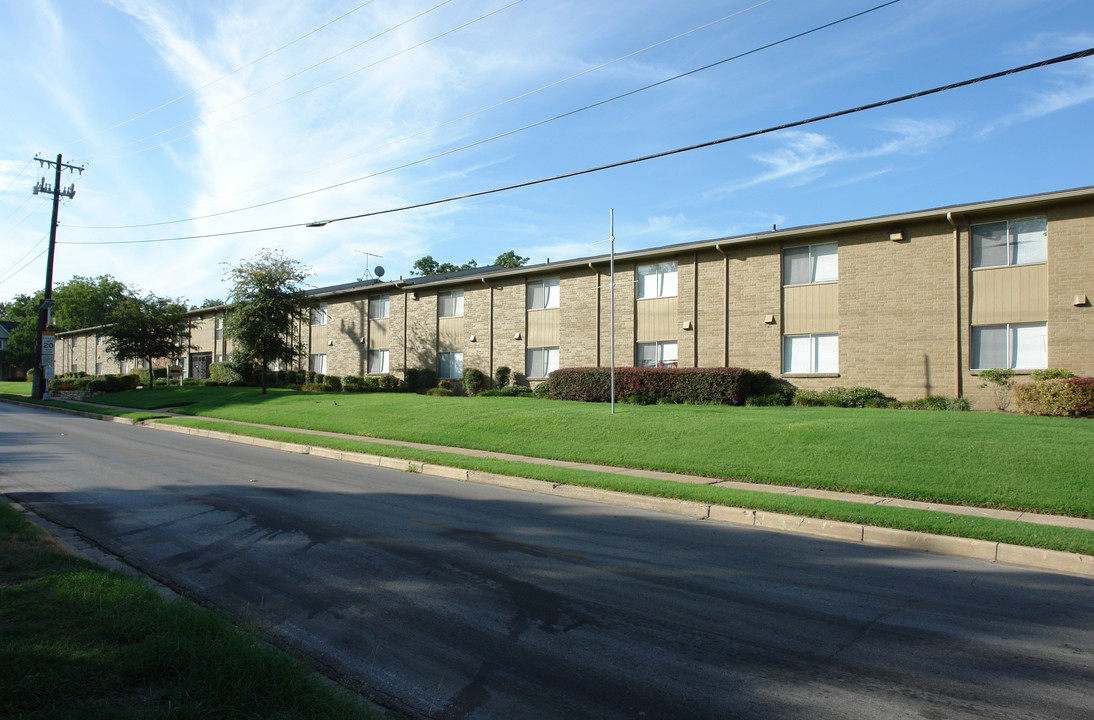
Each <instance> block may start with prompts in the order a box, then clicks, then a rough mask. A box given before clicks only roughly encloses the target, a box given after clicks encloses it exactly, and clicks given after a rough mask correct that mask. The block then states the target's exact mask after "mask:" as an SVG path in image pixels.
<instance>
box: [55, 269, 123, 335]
mask: <svg viewBox="0 0 1094 720" xmlns="http://www.w3.org/2000/svg"><path fill="white" fill-rule="evenodd" d="M134 296H135V293H134V292H133V291H132V290H130V289H129V287H128V286H126V285H125V284H124V283H122V282H121V281H119V280H115V279H114V277H113V276H111V275H100V276H99V277H97V278H89V277H81V276H79V275H77V276H75V277H73V278H72V279H71V280H69V281H68V282H65V283H60V284H58V285H57V287H56V288H55V289H54V290H53V300H54V301H55V305H54V306H53V325H54V327H55V328H56V329H57V330H58V331H59V332H64V331H66V330H79V329H81V328H89V327H98V326H100V325H105V324H106V323H107V318H108V317H109V316H110V314H111V313H112V312H113V311H114V309H115V308H117V307H118V304H119V303H121V301H122V300H124V299H126V298H131V297H134Z"/></svg>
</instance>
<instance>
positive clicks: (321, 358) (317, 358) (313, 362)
mask: <svg viewBox="0 0 1094 720" xmlns="http://www.w3.org/2000/svg"><path fill="white" fill-rule="evenodd" d="M308 370H310V371H311V372H314V373H319V374H321V375H326V374H327V355H326V353H323V354H321V355H311V356H309V357H308Z"/></svg>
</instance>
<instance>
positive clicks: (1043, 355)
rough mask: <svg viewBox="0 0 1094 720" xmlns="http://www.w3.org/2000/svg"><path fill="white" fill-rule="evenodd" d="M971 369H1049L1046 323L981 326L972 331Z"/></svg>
mask: <svg viewBox="0 0 1094 720" xmlns="http://www.w3.org/2000/svg"><path fill="white" fill-rule="evenodd" d="M971 354H972V369H973V370H991V369H995V368H1000V369H1011V370H1039V369H1043V368H1047V367H1048V325H1047V323H1006V324H1003V325H978V326H974V327H973V329H972V353H971Z"/></svg>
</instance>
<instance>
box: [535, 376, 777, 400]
mask: <svg viewBox="0 0 1094 720" xmlns="http://www.w3.org/2000/svg"><path fill="white" fill-rule="evenodd" d="M770 382H771V376H770V375H768V374H767V373H753V372H751V371H749V370H745V369H743V368H645V367H624V368H616V370H615V395H616V399H617V400H620V399H622V398H635V399H636V400H638V399H639V398H641V401H643V402H649V403H662V402H664V403H688V404H702V405H743V404H744V402H745V399H746V398H748V397H749V396H750V395H753V394H756V393H757V391H760V390H761V389H762V391H766V390H767V389H768V387H767V386H768V385H769V383H770ZM547 385H548V392H549V393H550V396H551V397H552V398H554V399H556V400H579V401H583V402H610V401H611V370H610V369H609V368H566V369H562V370H555V371H554V372H553V373H551V375H550V377H549V378H548V379H547Z"/></svg>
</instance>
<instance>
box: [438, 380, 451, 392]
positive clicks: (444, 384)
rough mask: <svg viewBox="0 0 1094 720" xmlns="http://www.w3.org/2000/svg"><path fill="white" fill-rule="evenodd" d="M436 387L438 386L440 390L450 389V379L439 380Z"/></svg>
mask: <svg viewBox="0 0 1094 720" xmlns="http://www.w3.org/2000/svg"><path fill="white" fill-rule="evenodd" d="M437 387H439V388H440V389H441V390H451V389H452V381H451V380H448V379H445V380H441V381H440V382H438V383H437Z"/></svg>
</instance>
